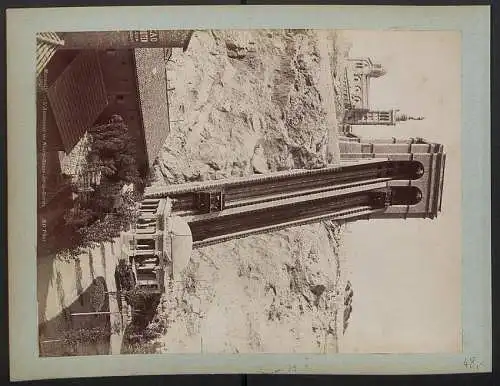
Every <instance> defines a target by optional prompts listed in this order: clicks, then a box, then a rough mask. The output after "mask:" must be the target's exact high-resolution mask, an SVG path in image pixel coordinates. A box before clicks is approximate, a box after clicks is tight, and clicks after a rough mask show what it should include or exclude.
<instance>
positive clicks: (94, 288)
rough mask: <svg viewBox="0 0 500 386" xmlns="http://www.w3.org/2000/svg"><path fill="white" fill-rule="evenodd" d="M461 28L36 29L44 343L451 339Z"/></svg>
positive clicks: (108, 346)
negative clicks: (38, 30) (73, 30)
mask: <svg viewBox="0 0 500 386" xmlns="http://www.w3.org/2000/svg"><path fill="white" fill-rule="evenodd" d="M460 39H461V36H460V32H457V31H411V30H397V31H396V30H394V31H392V30H380V31H376V30H333V29H332V30H316V29H254V30H223V29H213V30H143V31H106V32H98V31H97V32H96V31H94V32H63V31H59V32H57V31H55V32H40V33H37V34H36V81H37V83H36V92H37V95H36V110H37V121H36V125H37V126H36V133H37V157H38V158H37V159H38V164H37V171H38V180H37V190H38V191H37V193H38V196H37V197H38V203H37V204H38V205H37V211H38V213H37V215H38V218H37V230H38V235H37V259H36V264H37V303H38V320H37V323H38V348H39V353H38V354H39V356H40V357H63V356H88V355H119V354H166V353H179V354H180V353H193V354H200V353H201V354H211V353H219V354H220V353H227V354H256V353H276V354H292V353H295V354H337V353H401V354H406V353H458V352H460V351H461V350H462V341H461V340H462V337H461V331H462V325H461V323H462V321H461V312H462V308H461V300H462V299H461V290H462V287H461V274H462V272H461V254H462V250H461V244H460V243H458V242H457V240H461V237H462V235H461V222H462V213H461V200H462V196H461V183H462V181H461V93H462V90H461V57H462V56H461V55H462V52H461V40H460Z"/></svg>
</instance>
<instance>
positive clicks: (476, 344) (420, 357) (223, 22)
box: [7, 5, 492, 380]
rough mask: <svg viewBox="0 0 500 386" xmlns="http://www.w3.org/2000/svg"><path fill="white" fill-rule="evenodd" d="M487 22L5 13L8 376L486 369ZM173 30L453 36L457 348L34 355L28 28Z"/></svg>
mask: <svg viewBox="0 0 500 386" xmlns="http://www.w3.org/2000/svg"><path fill="white" fill-rule="evenodd" d="M139 20H141V21H139ZM111 23H112V24H111ZM489 25H490V9H489V7H488V6H453V7H452V6H437V7H424V6H419V7H416V6H330V5H325V6H273V5H271V6H247V7H241V6H187V7H186V6H148V7H144V6H143V7H88V8H46V9H9V10H7V79H8V83H7V97H8V105H7V123H8V124H7V127H8V137H7V148H8V177H9V178H8V200H9V217H8V225H9V226H8V242H9V272H8V275H9V337H10V373H11V379H12V380H27V379H44V378H72V377H95V376H113V375H120V376H127V375H156V374H162V375H163V374H200V373H228V374H229V373H232V374H236V373H248V374H258V373H267V374H269V373H283V374H439V373H450V372H454V373H467V372H488V371H491V365H492V364H491V341H492V339H491V326H492V325H491V247H490V245H491V243H490V238H491V232H490V221H489V220H490V214H491V212H490V202H491V193H490V170H491V169H490V30H489ZM177 28H181V29H207V28H211V29H255V28H314V29H396V30H397V29H406V30H407V29H411V30H459V31H461V35H462V85H461V89H462V128H461V133H462V141H461V143H462V145H461V146H462V149H461V150H462V181H463V183H462V216H463V219H464V220H463V221H462V234H463V238H462V253H463V259H462V306H463V307H462V329H463V337H462V342H463V347H464V351H463V352H462V353H460V354H331V355H325V354H234V355H233V354H210V355H207V354H163V355H119V356H111V355H110V356H92V357H85V356H79V357H65V358H39V357H38V354H37V351H38V326H37V324H38V323H37V320H38V317H37V305H36V298H37V295H36V277H37V272H36V260H35V259H36V226H37V225H36V218H37V216H36V202H37V200H36V189H37V186H36V181H37V179H36V135H35V130H36V125H35V121H36V119H35V118H36V111H35V109H36V104H35V71H34V67H35V65H34V64H35V33H36V32H43V31H97V30H100V31H105V30H117V29H120V30H140V29H177ZM472 358H475V362H474V363H477V364H478V365H477V366H474V367H472V368H471V366H467V365H466V360H472Z"/></svg>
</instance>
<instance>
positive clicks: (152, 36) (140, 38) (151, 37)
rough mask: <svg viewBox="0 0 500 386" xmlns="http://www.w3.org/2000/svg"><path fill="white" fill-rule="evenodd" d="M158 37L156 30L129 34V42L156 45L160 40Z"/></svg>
mask: <svg viewBox="0 0 500 386" xmlns="http://www.w3.org/2000/svg"><path fill="white" fill-rule="evenodd" d="M159 36H160V35H159V32H158V30H146V31H130V32H129V40H130V42H132V43H158V42H159V40H160V38H159Z"/></svg>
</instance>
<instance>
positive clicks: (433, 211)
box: [340, 137, 446, 219]
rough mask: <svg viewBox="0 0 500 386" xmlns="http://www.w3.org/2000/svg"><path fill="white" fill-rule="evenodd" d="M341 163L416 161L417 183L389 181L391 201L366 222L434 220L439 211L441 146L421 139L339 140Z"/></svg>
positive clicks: (441, 191)
mask: <svg viewBox="0 0 500 386" xmlns="http://www.w3.org/2000/svg"><path fill="white" fill-rule="evenodd" d="M340 151H341V161H352V160H354V159H367V158H368V159H370V158H372V159H374V158H385V159H388V160H392V161H400V160H410V161H418V162H420V163H421V164H422V166H423V168H424V174H423V175H422V176H421V177H420V178H417V179H413V180H410V179H405V180H392V181H389V185H388V186H389V187H392V188H394V192H395V196H394V199H395V201H394V202H393V204H392V205H391V206H389V207H388V208H386V210H385V211H383V212H376V213H373V214H371V215H369V216H367V217H366V218H431V219H432V218H435V217H436V216H437V215H438V212H440V211H441V201H442V196H443V183H444V170H445V161H446V154H445V153H444V148H443V145H441V144H437V143H432V142H427V141H425V140H423V139H421V138H410V139H396V138H391V139H371V138H358V137H341V141H340Z"/></svg>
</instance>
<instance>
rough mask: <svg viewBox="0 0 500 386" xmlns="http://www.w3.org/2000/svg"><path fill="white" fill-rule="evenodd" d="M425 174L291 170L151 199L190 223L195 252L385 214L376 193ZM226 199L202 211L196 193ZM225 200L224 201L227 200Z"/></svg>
mask: <svg viewBox="0 0 500 386" xmlns="http://www.w3.org/2000/svg"><path fill="white" fill-rule="evenodd" d="M422 173H423V168H421V164H419V163H418V162H414V161H388V160H384V159H380V160H367V161H364V162H360V163H353V164H350V165H344V166H339V167H332V166H330V167H326V168H322V169H313V170H290V171H285V172H277V173H271V174H267V175H254V176H250V177H245V178H237V179H231V180H216V181H206V182H195V183H186V184H179V185H172V186H168V187H166V188H156V189H154V188H153V189H150V190H148V191H147V192H146V194H145V197H146V198H148V199H151V198H166V197H169V198H170V199H171V202H172V211H171V214H173V215H177V216H182V217H183V218H184V219H185V220H186V222H187V223H188V224H189V227H190V229H191V233H192V237H193V247H195V248H196V247H200V246H206V245H210V244H213V243H217V242H221V241H225V240H229V239H233V238H240V237H245V236H247V235H249V234H256V233H262V232H269V231H271V230H277V229H282V228H285V227H289V226H294V225H302V224H307V223H311V222H317V221H322V220H327V219H338V220H341V219H342V216H348V215H349V216H351V217H352V216H353V214H354V215H355V216H359V217H363V216H365V217H366V216H369V215H370V214H371V213H373V212H376V211H379V210H384V205H383V204H382V205H380V203H375V201H373V197H374V196H373V192H374V191H376V190H381V189H382V190H383V189H387V184H388V181H390V180H393V179H405V180H408V179H417V178H419V177H420V176H421V175H422ZM197 192H214V193H216V194H220V195H221V196H222V195H223V197H224V199H223V204H222V205H223V206H222V208H221V209H219V210H216V211H208V212H200V210H199V207H197V204H196V198H195V193H197ZM221 201H222V199H221Z"/></svg>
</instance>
